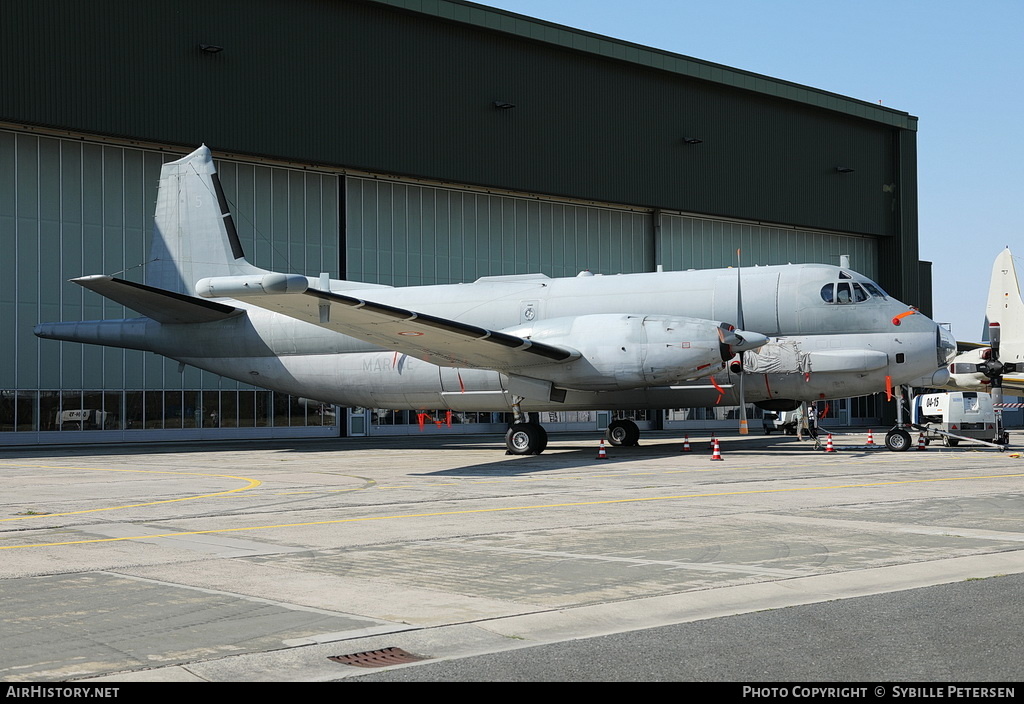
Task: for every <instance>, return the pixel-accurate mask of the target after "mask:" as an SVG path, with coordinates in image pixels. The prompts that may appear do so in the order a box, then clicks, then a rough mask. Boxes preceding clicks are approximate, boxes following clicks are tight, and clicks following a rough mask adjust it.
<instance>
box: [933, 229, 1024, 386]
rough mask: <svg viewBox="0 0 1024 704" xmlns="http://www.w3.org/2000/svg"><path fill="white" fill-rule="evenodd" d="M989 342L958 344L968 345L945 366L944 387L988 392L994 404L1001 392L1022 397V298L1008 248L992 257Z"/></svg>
mask: <svg viewBox="0 0 1024 704" xmlns="http://www.w3.org/2000/svg"><path fill="white" fill-rule="evenodd" d="M985 318H986V321H987V324H988V337H989V343H988V345H985V344H984V343H978V344H975V343H960V345H961V347H970V348H971V349H967V350H966V351H964V352H962V353H960V354H958V355H957V356H956V357H955V358H954V360H953V362H952V363H951V364H950V366H949V371H950V379H949V383H948V384H946V386H945V388H948V389H952V390H956V391H989V390H990V391H991V392H992V394H993V396H995V397H996V398H994V399H993V401H994V402H995V403H996V404H1000V403H1002V395H1003V393H1004V392H1005V393H1008V394H1012V395H1015V396H1024V300H1022V299H1021V293H1020V283H1019V281H1018V279H1017V270H1016V268H1015V266H1014V264H1013V255H1012V254H1011V252H1010V249H1009V247H1007V248H1006V249H1004V250H1003V251H1002V252H1000V253H999V255H998V256H997V257H996V260H995V262H994V263H993V264H992V277H991V279H990V280H989V288H988V302H987V304H986V306H985Z"/></svg>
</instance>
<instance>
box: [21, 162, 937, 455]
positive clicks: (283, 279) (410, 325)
mask: <svg viewBox="0 0 1024 704" xmlns="http://www.w3.org/2000/svg"><path fill="white" fill-rule="evenodd" d="M586 274H587V272H584V273H583V274H581V275H580V276H577V277H570V278H557V279H552V278H549V277H547V276H545V275H543V274H524V275H517V276H488V277H484V278H481V279H478V280H477V281H475V282H473V283H470V284H455V285H438V286H411V287H402V288H392V287H388V286H380V285H375V284H366V283H358V282H353V281H343V280H342V281H339V280H334V279H330V278H329V277H328V276H327V275H326V274H321V275H320V276H319V277H310V276H303V275H298V274H287V273H277V272H272V271H268V270H265V269H260V268H258V267H255V266H253V265H252V264H250V263H249V262H248V261H246V259H245V255H244V253H243V251H242V247H241V244H240V242H239V238H238V236H237V233H236V231H235V226H234V224H233V222H232V218H231V215H230V213H229V210H228V205H227V201H226V198H225V197H224V193H223V190H222V189H221V187H220V182H219V180H218V178H217V176H216V170H215V168H214V165H213V159H212V157H211V154H210V151H209V150H208V149H207V148H206V147H205V146H203V147H200V148H199V149H198V150H196V151H195V152H193V153H192V154H190V155H188V156H186V157H184V158H182V159H179V160H178V161H174V162H170V163H167V164H165V165H164V166H163V169H162V171H161V175H160V188H159V196H158V199H157V206H156V216H155V228H154V237H153V251H152V256H151V259H150V261H149V263H148V264H147V267H146V276H145V281H146V283H145V284H139V283H133V282H130V281H125V280H122V279H119V278H115V277H113V276H106V275H95V276H84V277H81V278H77V279H73V281H74V282H75V283H77V284H79V285H80V286H83V287H85V288H87V289H90V290H92V291H95V292H96V293H99V294H100V295H103V296H106V297H107V298H109V299H111V300H113V301H115V302H117V303H120V304H122V305H124V306H126V307H128V308H130V309H132V310H134V311H136V312H138V313H140V314H142V316H144V317H140V318H130V319H125V320H96V321H86V322H60V323H42V324H40V325H38V326H37V327H36V328H35V333H36V335H38V336H39V337H42V338H47V339H54V340H67V341H73V342H81V343H87V344H97V345H109V346H114V347H123V348H128V349H137V350H147V351H152V352H156V353H158V354H161V355H164V356H166V357H169V358H171V359H174V360H177V361H178V362H180V363H182V364H188V365H192V366H195V367H198V368H201V369H206V370H209V371H211V372H214V373H217V374H221V375H223V376H226V377H230V378H232V379H237V380H240V381H243V382H246V383H251V384H254V385H257V386H261V387H265V388H268V389H273V390H276V391H281V392H286V393H289V394H293V395H295V396H300V397H305V398H315V399H317V400H321V401H325V402H328V403H334V404H339V405H341V406H363V407H373V408H391V409H409V410H416V409H451V410H455V411H511V412H512V413H513V416H514V419H515V422H514V423H512V424H511V425H510V427H509V430H508V432H507V434H506V445H507V447H508V451H509V452H510V453H512V454H536V453H540V452H542V451H543V450H544V448H545V446H546V444H547V435H546V433H545V431H544V429H543V428H542V427H541V426H540V424H539V423H537V422H536V421H534V420H531V419H530V413H531V412H536V411H556V410H565V411H571V410H594V409H623V410H628V409H642V408H686V407H708V406H714V405H716V404H725V405H739V406H740V407H741V408H742V409H743V411H742V413H741V414H740V415H741V416H745V413H746V411H745V409H746V402H748V401H749V402H754V403H755V404H757V405H759V406H761V407H762V408H766V409H774V410H786V409H793V408H795V407H796V406H797V405H798V404H799V403H801V402H803V401H812V400H819V399H827V398H843V397H851V396H860V395H865V394H870V393H874V392H877V391H880V390H882V389H886V388H892V387H894V386H897V385H902V384H907V385H915V386H925V385H931V386H935V385H939V384H942V383H945V381H946V380H947V379H948V371H947V370H946V367H945V365H946V364H947V363H948V362H949V361H950V359H951V358H952V355H953V353H954V352H955V342H954V340H953V338H952V337H951V335H949V333H948V332H947V331H945V330H944V329H943V328H940V327H939V326H938V325H936V324H935V323H934V322H932V321H931V320H930V319H928V318H927V317H925V316H924V315H921V314H920V313H918V312H917V311H915V310H914V309H913V308H908V307H907V306H906V305H904V304H902V303H900V302H899V301H896V300H894V299H892V298H890V297H889V296H887V295H886V294H885V293H884V292H883V291H882V289H881V288H879V287H878V286H877V285H876V284H874V283H873V282H871V281H869V280H868V279H867V278H865V277H863V276H861V275H860V274H857V273H855V272H853V271H851V270H849V269H848V268H841V267H835V266H828V265H823V264H799V265H787V266H764V267H754V268H745V269H742V272H741V270H740V268H739V267H738V266H737V267H736V268H735V269H733V268H730V269H718V270H703V271H685V272H658V273H645V274H626V275H616V276H601V275H586ZM741 276H742V284H741ZM741 285H742V288H741ZM744 292H745V293H744ZM755 331H756V332H755ZM745 430H746V418H745V417H741V419H740V431H741V432H744V431H745ZM638 436H639V431H638V429H637V426H636V424H635V423H632V422H631V421H616V422H615V423H613V424H612V425H611V426H609V438H610V441H611V442H612V443H613V444H623V445H630V444H636V442H637V438H638Z"/></svg>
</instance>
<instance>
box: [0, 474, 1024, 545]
mask: <svg viewBox="0 0 1024 704" xmlns="http://www.w3.org/2000/svg"><path fill="white" fill-rule="evenodd" d="M1020 477H1024V474H992V475H988V476H982V477H937V478H933V479H906V480H901V481H891V482H871V483H868V484H837V485H834V486H809V487H790V488H786V489H748V490H746V491H720V492H710V493H703V494H678V495H675V496H648V497H644V498H634V499H605V500H603V501H577V502H571V503H561V504H537V505H533V506H506V507H503V508H478V509H466V510H462V511H435V512H431V513H405V514H396V515H393V516H364V517H362V518H336V519H332V520H329V521H308V522H304V523H278V524H271V525H265V526H246V527H243V528H214V529H210V530H193V531H181V532H175V533H157V534H152V535H137V536H123V537H120V538H94V539H91V540H69V541H64V542H59V543H31V544H26V545H2V546H0V550H17V549H19V548H45V547H58V546H63V545H84V544H89V543H116V542H120V541H122V540H151V539H153V538H175V537H182V536H186V535H208V534H211V533H241V532H246V531H254V530H273V529H275V528H303V527H309V526H326V525H339V524H342V523H362V522H365V521H388V520H400V519H407V518H437V517H440V516H465V515H470V514H482V513H501V512H504V511H533V510H537V509H549V508H572V507H579V506H602V505H610V504H629V503H639V502H642V501H672V500H677V499H696V498H713V497H717V496H743V495H750V494H783V493H787V492H794V491H825V490H835V489H866V488H870V487H879V486H899V485H903V484H926V483H932V482H959V481H977V480H982V479H1015V478H1020Z"/></svg>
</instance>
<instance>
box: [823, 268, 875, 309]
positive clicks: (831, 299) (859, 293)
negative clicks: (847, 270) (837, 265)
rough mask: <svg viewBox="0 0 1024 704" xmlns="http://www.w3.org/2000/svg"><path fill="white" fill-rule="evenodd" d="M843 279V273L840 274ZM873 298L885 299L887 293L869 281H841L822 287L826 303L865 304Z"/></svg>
mask: <svg viewBox="0 0 1024 704" xmlns="http://www.w3.org/2000/svg"><path fill="white" fill-rule="evenodd" d="M840 278H842V272H840ZM872 298H881V299H883V300H884V299H885V298H886V296H885V293H883V292H882V289H880V288H878V286H876V285H875V284H872V283H869V282H867V281H840V282H838V283H833V284H825V285H824V286H822V287H821V300H823V301H825V303H838V304H839V305H847V304H850V303H864V302H865V301H870V300H871V299H872Z"/></svg>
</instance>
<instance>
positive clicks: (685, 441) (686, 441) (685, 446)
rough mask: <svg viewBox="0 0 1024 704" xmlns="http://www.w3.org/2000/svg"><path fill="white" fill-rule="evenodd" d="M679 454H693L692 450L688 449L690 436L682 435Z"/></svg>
mask: <svg viewBox="0 0 1024 704" xmlns="http://www.w3.org/2000/svg"><path fill="white" fill-rule="evenodd" d="M680 452H693V450H691V449H690V436H689V435H684V436H683V449H682V450H680Z"/></svg>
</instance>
